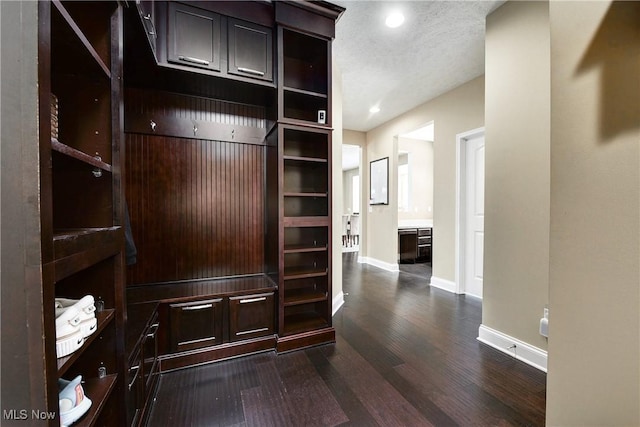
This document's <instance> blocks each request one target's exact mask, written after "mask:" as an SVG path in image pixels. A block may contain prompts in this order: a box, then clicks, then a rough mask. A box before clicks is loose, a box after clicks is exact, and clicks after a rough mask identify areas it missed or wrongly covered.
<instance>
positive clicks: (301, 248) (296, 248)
mask: <svg viewBox="0 0 640 427" xmlns="http://www.w3.org/2000/svg"><path fill="white" fill-rule="evenodd" d="M326 250H327V245H322V246H310V245H284V253H285V254H295V253H303V252H324V251H326Z"/></svg>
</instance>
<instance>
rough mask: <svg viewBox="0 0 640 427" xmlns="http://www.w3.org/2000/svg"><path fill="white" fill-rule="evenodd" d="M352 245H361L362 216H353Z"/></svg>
mask: <svg viewBox="0 0 640 427" xmlns="http://www.w3.org/2000/svg"><path fill="white" fill-rule="evenodd" d="M350 222H351V230H350V231H351V236H350V238H351V243H352V244H354V245H359V244H360V215H351V221H350Z"/></svg>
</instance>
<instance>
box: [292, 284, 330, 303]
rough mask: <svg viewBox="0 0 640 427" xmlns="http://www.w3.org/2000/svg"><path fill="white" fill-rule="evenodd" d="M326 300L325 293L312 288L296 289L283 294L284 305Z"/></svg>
mask: <svg viewBox="0 0 640 427" xmlns="http://www.w3.org/2000/svg"><path fill="white" fill-rule="evenodd" d="M326 300H327V293H326V292H323V291H320V290H316V289H313V288H298V289H292V290H289V291H286V292H285V295H284V305H285V306H290V305H299V304H309V303H313V302H320V301H326Z"/></svg>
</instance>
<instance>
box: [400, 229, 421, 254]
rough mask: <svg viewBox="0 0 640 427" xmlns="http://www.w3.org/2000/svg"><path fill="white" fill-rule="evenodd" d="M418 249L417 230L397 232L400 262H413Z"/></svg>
mask: <svg viewBox="0 0 640 427" xmlns="http://www.w3.org/2000/svg"><path fill="white" fill-rule="evenodd" d="M417 248H418V232H417V230H401V231H399V232H398V249H399V252H400V262H415V260H416V257H417Z"/></svg>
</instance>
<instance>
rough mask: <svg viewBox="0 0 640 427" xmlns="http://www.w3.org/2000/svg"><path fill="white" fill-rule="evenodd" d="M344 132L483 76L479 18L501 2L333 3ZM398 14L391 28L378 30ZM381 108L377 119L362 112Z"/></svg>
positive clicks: (369, 125)
mask: <svg viewBox="0 0 640 427" xmlns="http://www.w3.org/2000/svg"><path fill="white" fill-rule="evenodd" d="M332 3H336V4H338V5H340V6H343V7H345V8H346V9H347V10H346V12H345V13H344V14H343V15H342V17H341V18H340V20H339V21H338V24H337V26H336V39H335V41H334V43H333V49H334V53H335V61H336V64H337V66H338V68H339V69H340V71H341V73H342V96H343V106H342V108H343V127H344V128H345V129H352V130H358V131H368V130H370V129H372V128H375V127H376V126H379V125H380V124H382V123H384V122H386V121H388V120H390V119H392V118H394V117H397V116H399V115H400V114H402V113H404V112H406V111H408V110H410V109H412V108H414V107H417V106H418V105H420V104H423V103H424V102H426V101H428V100H430V99H433V98H435V97H436V96H438V95H441V94H443V93H445V92H447V91H449V90H451V89H453V88H455V87H457V86H459V85H461V84H462V83H465V82H467V81H469V80H471V79H473V78H475V77H478V76H480V75H482V74H483V73H484V30H485V17H486V16H487V15H488V14H489V13H490V12H492V11H493V10H495V9H496V8H497V7H498V6H500V5H501V4H502V3H504V1H426V0H422V1H357V0H346V1H345V0H338V1H332ZM392 10H396V11H401V12H402V13H403V14H404V16H405V22H404V24H403V25H402V26H400V27H398V28H388V27H387V26H385V25H384V21H385V19H386V16H387V14H388V13H389V12H390V11H392ZM374 105H378V106H379V107H380V111H379V112H378V113H370V112H369V108H371V107H372V106H374Z"/></svg>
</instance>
